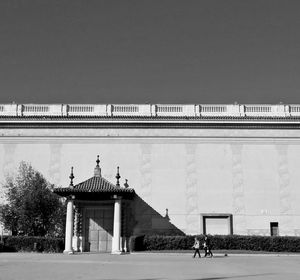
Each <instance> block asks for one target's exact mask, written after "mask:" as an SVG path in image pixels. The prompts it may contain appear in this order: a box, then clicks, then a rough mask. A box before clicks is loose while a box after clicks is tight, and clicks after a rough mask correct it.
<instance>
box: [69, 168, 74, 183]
mask: <svg viewBox="0 0 300 280" xmlns="http://www.w3.org/2000/svg"><path fill="white" fill-rule="evenodd" d="M69 178H70V180H71V181H70V187H71V188H73V179H74V178H75V176H74V174H73V166H72V167H71V174H70V176H69Z"/></svg>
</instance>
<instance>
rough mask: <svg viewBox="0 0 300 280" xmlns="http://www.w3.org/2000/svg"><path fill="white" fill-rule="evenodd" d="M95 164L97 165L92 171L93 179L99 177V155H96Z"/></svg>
mask: <svg viewBox="0 0 300 280" xmlns="http://www.w3.org/2000/svg"><path fill="white" fill-rule="evenodd" d="M96 163H97V165H96V167H95V169H94V176H95V177H101V168H100V166H99V163H100V159H99V155H97V160H96Z"/></svg>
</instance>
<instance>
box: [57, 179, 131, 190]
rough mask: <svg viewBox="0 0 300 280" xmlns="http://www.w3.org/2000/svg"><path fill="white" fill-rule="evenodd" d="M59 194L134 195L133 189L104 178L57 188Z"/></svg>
mask: <svg viewBox="0 0 300 280" xmlns="http://www.w3.org/2000/svg"><path fill="white" fill-rule="evenodd" d="M54 192H55V193H57V194H63V193H134V189H132V188H120V187H117V186H115V185H114V184H112V183H110V182H109V181H107V180H106V179H104V178H103V177H92V178H90V179H88V180H86V181H84V182H81V183H79V184H78V185H75V186H73V187H67V188H55V189H54Z"/></svg>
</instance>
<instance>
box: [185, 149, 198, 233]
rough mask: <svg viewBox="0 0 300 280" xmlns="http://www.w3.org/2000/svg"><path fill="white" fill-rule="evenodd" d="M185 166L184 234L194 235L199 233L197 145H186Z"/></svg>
mask: <svg viewBox="0 0 300 280" xmlns="http://www.w3.org/2000/svg"><path fill="white" fill-rule="evenodd" d="M185 150H186V165H185V174H186V175H185V212H186V232H188V233H191V234H196V233H198V232H199V217H200V216H199V209H198V192H197V185H198V176H197V164H196V152H197V144H186V145H185Z"/></svg>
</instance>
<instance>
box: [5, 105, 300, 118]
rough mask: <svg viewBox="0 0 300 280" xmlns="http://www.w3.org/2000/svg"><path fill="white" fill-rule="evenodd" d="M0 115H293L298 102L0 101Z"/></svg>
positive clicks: (297, 111)
mask: <svg viewBox="0 0 300 280" xmlns="http://www.w3.org/2000/svg"><path fill="white" fill-rule="evenodd" d="M0 116H25V117H26V116H66V117H67V116H70V117H71V116H87V117H88V116H108V117H118V116H119V117H122V116H125V117H126V116H128V117H130V116H132V117H135V116H140V117H141V116H145V117H288V116H295V117H297V116H300V105H295V104H294V105H283V104H278V105H268V104H262V105H260V104H255V105H251V104H250V105H249V104H247V105H239V104H232V105H224V104H199V105H193V104H186V105H183V104H152V105H151V104H50V105H48V104H0Z"/></svg>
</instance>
